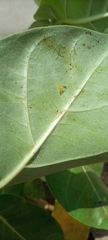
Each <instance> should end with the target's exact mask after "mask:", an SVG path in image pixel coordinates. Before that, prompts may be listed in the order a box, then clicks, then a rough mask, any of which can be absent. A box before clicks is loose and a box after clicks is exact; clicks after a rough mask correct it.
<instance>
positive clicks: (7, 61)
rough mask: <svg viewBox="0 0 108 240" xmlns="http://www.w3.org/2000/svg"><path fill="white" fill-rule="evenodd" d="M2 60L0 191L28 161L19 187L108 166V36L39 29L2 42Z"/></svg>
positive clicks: (71, 29) (66, 29) (78, 30)
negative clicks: (68, 171) (72, 171)
mask: <svg viewBox="0 0 108 240" xmlns="http://www.w3.org/2000/svg"><path fill="white" fill-rule="evenodd" d="M0 57H1V58H0V89H1V95H0V101H1V114H0V122H1V124H0V132H1V141H0V144H1V147H0V179H1V182H0V187H2V186H4V185H5V184H7V183H8V182H9V181H10V180H12V179H13V177H15V176H16V175H17V174H18V173H19V172H20V171H21V170H22V169H23V168H24V166H25V165H26V164H27V163H28V162H30V163H31V164H30V165H29V166H27V167H26V168H25V169H24V172H22V175H20V176H19V177H18V179H17V180H18V181H24V180H25V181H26V180H27V179H32V178H36V177H39V176H40V175H41V176H42V175H46V174H51V172H56V171H60V170H62V169H67V168H70V167H76V166H81V165H84V164H91V163H97V162H103V161H106V159H107V155H108V154H107V151H108V131H107V129H108V121H107V119H108V35H105V34H100V33H96V32H90V31H88V30H85V29H81V28H74V27H69V26H58V27H47V28H37V29H33V30H29V31H26V32H22V33H19V34H16V35H12V36H10V37H7V38H4V39H2V40H1V41H0ZM58 84H60V85H61V86H62V88H64V92H63V93H61V94H60V92H59V89H58ZM63 86H64V87H63ZM59 88H60V87H59Z"/></svg>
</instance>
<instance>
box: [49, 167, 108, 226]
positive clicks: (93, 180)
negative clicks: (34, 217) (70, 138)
mask: <svg viewBox="0 0 108 240" xmlns="http://www.w3.org/2000/svg"><path fill="white" fill-rule="evenodd" d="M47 183H48V185H49V187H50V190H51V191H52V193H53V194H54V196H55V198H56V199H57V200H58V201H59V203H60V204H61V205H62V207H63V208H64V209H65V210H66V211H67V212H68V213H69V214H70V215H71V216H72V217H73V218H75V219H77V220H78V221H80V222H82V223H83V224H85V225H88V226H91V227H95V228H102V229H108V220H107V219H108V189H107V187H106V186H105V185H104V183H103V182H102V181H101V180H100V179H99V177H97V175H96V174H95V173H94V172H93V171H92V170H91V169H90V167H88V166H86V167H84V166H83V167H78V168H74V169H70V170H65V171H63V172H59V173H56V174H52V175H50V176H47Z"/></svg>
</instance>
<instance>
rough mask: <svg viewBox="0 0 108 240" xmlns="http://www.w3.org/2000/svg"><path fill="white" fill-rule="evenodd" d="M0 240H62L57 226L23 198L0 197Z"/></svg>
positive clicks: (52, 219)
mask: <svg viewBox="0 0 108 240" xmlns="http://www.w3.org/2000/svg"><path fill="white" fill-rule="evenodd" d="M0 239H5V240H7V239H15V240H17V239H31V240H36V239H37V240H38V239H39V240H44V239H48V240H55V239H57V240H64V236H63V233H62V230H61V228H60V226H59V224H58V223H57V222H56V221H55V219H54V218H53V217H52V216H51V215H50V214H49V213H47V212H46V211H45V210H43V209H41V208H39V207H38V206H36V205H35V204H34V203H31V202H29V201H27V200H25V199H24V198H21V197H18V196H15V195H10V194H4V195H0Z"/></svg>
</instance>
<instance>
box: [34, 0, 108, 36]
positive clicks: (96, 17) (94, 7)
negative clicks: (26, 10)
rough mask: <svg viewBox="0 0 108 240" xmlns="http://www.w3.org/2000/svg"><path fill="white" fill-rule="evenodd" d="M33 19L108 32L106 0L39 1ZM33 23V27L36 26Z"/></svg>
mask: <svg viewBox="0 0 108 240" xmlns="http://www.w3.org/2000/svg"><path fill="white" fill-rule="evenodd" d="M34 18H35V19H36V20H37V23H38V21H39V20H45V22H44V21H43V22H41V23H44V25H45V23H46V20H47V21H49V25H50V24H52V25H54V24H71V25H76V26H80V27H86V28H90V29H93V30H96V31H101V32H108V0H103V1H101V0H95V1H90V0H76V1H72V0H68V1H67V0H65V1H60V0H41V1H40V7H39V9H38V10H37V12H36V14H35V15H34ZM37 23H36V22H35V23H34V25H32V27H33V26H35V24H36V26H38V25H37Z"/></svg>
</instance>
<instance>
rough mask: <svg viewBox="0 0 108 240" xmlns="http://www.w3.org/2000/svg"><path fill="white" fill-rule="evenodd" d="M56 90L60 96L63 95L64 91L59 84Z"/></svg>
mask: <svg viewBox="0 0 108 240" xmlns="http://www.w3.org/2000/svg"><path fill="white" fill-rule="evenodd" d="M58 90H59V93H60V94H62V93H64V89H63V87H62V86H61V85H60V84H58Z"/></svg>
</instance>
